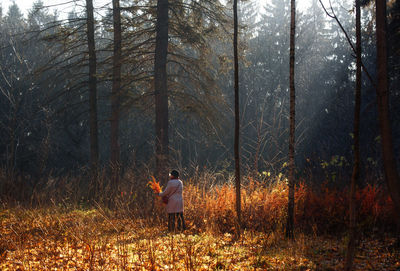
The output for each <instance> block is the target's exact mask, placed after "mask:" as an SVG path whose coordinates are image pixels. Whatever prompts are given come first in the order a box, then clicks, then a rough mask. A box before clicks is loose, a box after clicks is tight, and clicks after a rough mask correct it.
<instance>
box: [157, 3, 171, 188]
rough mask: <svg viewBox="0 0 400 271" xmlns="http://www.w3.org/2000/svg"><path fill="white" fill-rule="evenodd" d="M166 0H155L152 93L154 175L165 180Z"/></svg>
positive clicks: (167, 142)
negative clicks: (154, 136) (155, 18)
mask: <svg viewBox="0 0 400 271" xmlns="http://www.w3.org/2000/svg"><path fill="white" fill-rule="evenodd" d="M167 53H168V0H158V1H157V24H156V49H155V60H154V95H155V111H156V112H155V113H156V124H155V125H156V127H155V128H156V142H155V144H156V177H157V178H158V179H159V180H161V179H162V178H164V180H167V178H166V177H167V174H168V165H167V163H168V144H169V140H168V88H167Z"/></svg>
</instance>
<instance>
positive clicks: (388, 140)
mask: <svg viewBox="0 0 400 271" xmlns="http://www.w3.org/2000/svg"><path fill="white" fill-rule="evenodd" d="M375 4H376V47H377V70H378V88H377V95H376V96H377V99H378V114H379V126H380V131H381V140H382V157H383V165H384V170H385V179H386V182H387V186H388V188H389V193H390V197H391V198H392V200H393V203H394V206H395V210H396V214H397V215H396V221H397V229H398V231H397V240H398V243H399V242H400V233H399V229H400V178H399V173H398V171H397V168H396V160H395V157H394V150H393V138H392V127H391V123H390V114H389V88H388V71H387V64H388V59H387V58H388V56H387V42H386V41H387V40H386V39H387V38H386V0H376V2H375Z"/></svg>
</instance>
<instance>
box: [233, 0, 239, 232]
mask: <svg viewBox="0 0 400 271" xmlns="http://www.w3.org/2000/svg"><path fill="white" fill-rule="evenodd" d="M233 27H234V30H233V55H234V66H235V67H234V68H235V142H234V149H235V186H236V215H237V222H238V227H239V230H238V234H240V226H241V196H240V150H239V140H240V138H239V136H240V121H239V117H240V116H239V59H238V14H237V0H234V1H233Z"/></svg>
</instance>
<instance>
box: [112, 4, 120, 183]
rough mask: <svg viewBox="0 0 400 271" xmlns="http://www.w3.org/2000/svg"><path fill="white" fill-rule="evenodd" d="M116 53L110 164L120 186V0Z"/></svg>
mask: <svg viewBox="0 0 400 271" xmlns="http://www.w3.org/2000/svg"><path fill="white" fill-rule="evenodd" d="M112 5H113V25H114V54H113V77H112V91H111V136H110V139H111V142H110V151H111V153H110V166H111V176H112V180H113V183H114V185H116V186H118V182H119V172H120V148H119V119H120V101H121V98H120V97H121V63H122V62H121V40H122V38H121V32H122V31H121V12H120V3H119V0H113V1H112Z"/></svg>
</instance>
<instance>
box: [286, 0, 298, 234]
mask: <svg viewBox="0 0 400 271" xmlns="http://www.w3.org/2000/svg"><path fill="white" fill-rule="evenodd" d="M290 9H291V16H290V74H289V81H290V82H289V83H290V131H289V178H288V181H289V183H288V186H289V198H288V216H287V226H286V236H287V237H288V238H289V239H294V167H295V165H294V147H295V146H294V144H295V117H296V115H295V113H296V108H295V105H296V92H295V85H294V64H295V34H296V2H295V0H291V1H290Z"/></svg>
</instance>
